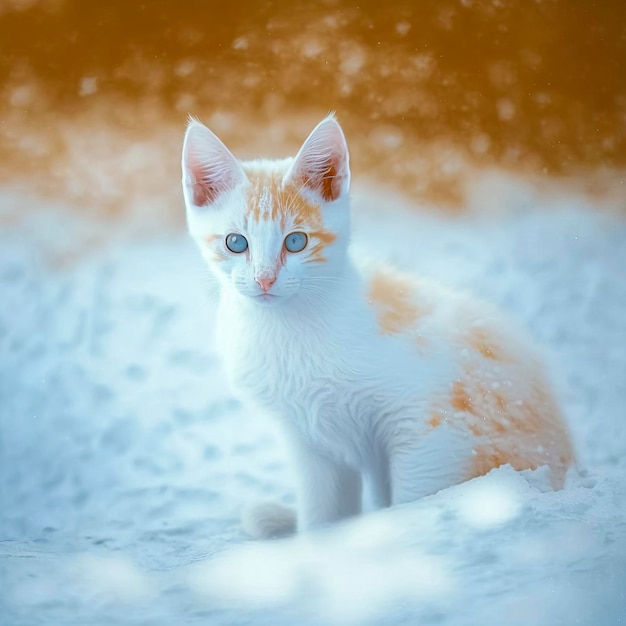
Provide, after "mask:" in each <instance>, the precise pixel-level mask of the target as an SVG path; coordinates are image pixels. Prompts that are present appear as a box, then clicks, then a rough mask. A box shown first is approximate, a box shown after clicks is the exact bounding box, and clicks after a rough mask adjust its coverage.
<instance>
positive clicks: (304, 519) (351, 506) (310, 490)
mask: <svg viewBox="0 0 626 626" xmlns="http://www.w3.org/2000/svg"><path fill="white" fill-rule="evenodd" d="M294 460H295V463H296V467H297V470H298V482H299V484H298V528H299V529H300V530H307V529H310V528H314V527H316V526H319V525H322V524H327V523H329V522H335V521H338V520H340V519H344V518H346V517H350V516H352V515H358V514H359V513H360V512H361V473H360V472H359V471H358V470H355V469H352V468H350V467H346V466H345V465H342V464H338V463H335V462H334V461H332V460H330V459H328V458H327V457H324V456H322V455H320V454H319V453H318V452H317V451H315V450H313V449H311V448H310V447H309V446H308V445H307V444H306V443H304V442H298V443H297V444H296V446H295V449H294Z"/></svg>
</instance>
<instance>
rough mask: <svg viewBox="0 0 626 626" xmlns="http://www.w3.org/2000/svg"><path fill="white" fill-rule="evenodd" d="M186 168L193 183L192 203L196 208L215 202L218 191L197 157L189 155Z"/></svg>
mask: <svg viewBox="0 0 626 626" xmlns="http://www.w3.org/2000/svg"><path fill="white" fill-rule="evenodd" d="M188 167H189V172H190V174H191V176H192V180H193V181H194V182H193V184H192V191H193V203H194V204H195V205H196V206H204V205H206V204H211V203H213V202H215V200H216V199H217V196H218V195H219V193H220V190H219V188H218V186H217V185H216V183H215V181H212V180H211V178H210V177H209V173H208V172H207V171H206V169H205V167H203V166H202V165H201V164H200V160H199V159H198V157H197V155H195V154H189V157H188Z"/></svg>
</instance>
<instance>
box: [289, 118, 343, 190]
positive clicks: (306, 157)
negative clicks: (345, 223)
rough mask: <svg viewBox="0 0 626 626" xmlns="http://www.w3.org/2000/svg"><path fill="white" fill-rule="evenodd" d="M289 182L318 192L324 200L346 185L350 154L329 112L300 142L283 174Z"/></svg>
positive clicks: (336, 123) (337, 124)
mask: <svg viewBox="0 0 626 626" xmlns="http://www.w3.org/2000/svg"><path fill="white" fill-rule="evenodd" d="M284 181H285V182H287V181H288V182H293V183H294V184H295V185H296V186H297V187H298V188H301V187H305V188H308V189H310V190H311V191H314V192H316V193H318V194H319V195H320V196H321V197H322V199H323V200H324V201H325V202H332V201H333V200H337V198H339V197H340V196H342V195H343V194H345V193H347V192H348V189H349V188H350V157H349V155H348V146H347V144H346V138H345V137H344V134H343V131H342V130H341V126H339V123H338V122H337V120H336V119H335V118H334V116H332V115H329V116H328V117H327V118H325V119H324V120H322V121H321V122H320V123H319V124H318V125H317V126H316V127H315V129H314V130H313V132H312V133H311V134H310V135H309V136H308V138H307V140H306V141H305V142H304V144H302V148H300V152H298V154H297V155H296V158H295V160H294V162H293V164H292V165H291V167H290V168H289V171H288V172H287V173H286V174H285V178H284Z"/></svg>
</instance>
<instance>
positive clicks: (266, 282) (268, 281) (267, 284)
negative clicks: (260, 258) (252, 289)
mask: <svg viewBox="0 0 626 626" xmlns="http://www.w3.org/2000/svg"><path fill="white" fill-rule="evenodd" d="M255 280H256V282H257V283H259V285H260V287H261V289H263V291H264V292H265V293H267V292H268V291H269V290H270V289H271V288H272V285H273V284H274V283H275V282H276V276H270V277H269V278H268V277H265V278H255Z"/></svg>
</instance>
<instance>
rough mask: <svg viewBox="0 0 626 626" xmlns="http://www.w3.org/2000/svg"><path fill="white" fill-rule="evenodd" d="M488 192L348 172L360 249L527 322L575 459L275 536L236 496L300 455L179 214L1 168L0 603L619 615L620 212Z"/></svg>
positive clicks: (246, 616) (283, 486)
mask: <svg viewBox="0 0 626 626" xmlns="http://www.w3.org/2000/svg"><path fill="white" fill-rule="evenodd" d="M499 189H500V192H499V193H500V195H499V196H498V198H496V199H494V198H490V197H489V195H488V189H487V190H486V191H485V190H483V192H481V194H478V195H477V196H476V197H475V198H474V200H473V204H474V208H475V210H474V211H473V212H472V213H471V214H468V215H466V216H465V217H460V218H455V219H452V218H443V217H438V216H435V215H433V214H428V213H425V212H417V211H409V210H408V209H407V207H406V206H403V205H406V203H405V202H403V201H402V200H401V199H399V198H398V199H393V198H389V197H386V196H384V195H382V194H381V193H380V191H376V190H373V191H370V190H365V189H364V188H362V189H361V196H360V198H359V194H358V185H357V189H356V196H357V197H356V198H355V230H356V236H355V249H356V250H364V251H366V252H367V254H369V255H371V254H375V255H380V256H381V257H385V258H388V259H391V260H393V261H395V262H397V263H398V264H401V265H402V266H403V267H410V268H413V269H415V271H418V272H420V273H422V274H425V275H428V276H430V277H434V278H437V279H441V280H442V281H444V282H446V283H448V284H451V285H455V286H457V287H461V288H466V289H469V290H471V291H473V292H474V293H476V294H478V295H480V296H481V297H484V298H488V299H490V300H492V301H495V302H496V303H498V304H499V305H500V306H502V307H503V308H504V309H506V310H507V311H508V312H509V313H510V314H511V315H512V316H513V317H514V318H516V319H517V320H519V322H520V323H522V324H524V325H526V326H527V327H529V328H530V329H531V331H532V332H533V334H534V335H535V336H536V337H537V339H538V340H539V342H540V343H541V344H542V345H543V346H545V349H546V358H547V360H548V362H549V365H550V369H551V371H552V373H553V376H554V379H555V383H556V387H557V389H558V392H559V395H560V397H561V398H562V401H563V404H564V408H565V413H566V415H567V418H568V420H569V422H570V424H571V428H572V431H573V436H574V439H575V443H576V446H577V450H578V456H579V462H580V465H581V468H583V470H584V471H583V474H582V476H581V475H578V474H576V473H575V472H572V473H571V475H570V476H569V478H568V484H567V487H566V489H564V490H563V491H560V492H552V491H550V490H548V489H547V486H546V481H545V477H544V476H543V474H542V472H541V470H537V471H535V472H523V473H521V474H520V473H517V472H514V471H512V470H511V469H510V468H508V467H503V468H500V469H498V470H495V471H493V472H492V473H490V474H489V475H488V476H485V477H481V478H478V479H476V480H473V481H471V482H469V483H466V484H463V485H459V486H456V487H452V488H449V489H445V490H443V491H441V492H439V493H438V494H436V495H434V496H431V497H428V498H425V499H423V500H421V501H419V502H415V503H413V504H410V505H407V506H404V507H399V508H396V509H389V510H386V511H382V512H379V513H375V514H370V515H367V516H364V517H362V518H360V519H357V520H353V521H350V522H349V523H345V524H343V525H340V526H338V527H335V528H333V529H328V530H326V531H323V532H319V533H316V534H312V535H309V536H302V537H297V538H294V539H287V540H281V541H273V542H267V543H258V542H252V541H249V540H248V539H247V538H246V537H245V536H244V535H243V534H242V532H241V530H240V524H239V516H240V513H241V510H242V508H243V507H244V506H245V504H246V503H249V502H251V501H256V500H259V499H270V500H280V501H283V502H291V501H293V491H292V476H291V475H290V471H289V468H288V466H287V464H286V462H285V454H284V450H283V448H282V447H281V444H280V439H279V437H277V435H276V433H275V432H274V430H273V425H272V424H271V423H270V422H268V421H267V420H265V419H264V418H263V416H260V415H258V414H257V413H256V412H255V411H254V410H253V409H252V410H251V409H250V408H246V407H244V406H242V405H241V404H240V403H239V402H238V401H237V400H236V399H235V398H234V397H233V395H232V394H231V392H230V391H229V390H228V389H227V387H226V384H225V381H224V378H223V375H222V373H221V371H220V366H219V361H218V360H217V358H216V355H215V354H214V352H213V347H212V339H211V326H212V312H211V307H210V304H209V301H208V297H207V294H206V290H205V284H206V283H205V280H204V268H203V266H202V263H201V261H200V259H199V255H198V254H197V253H196V251H195V250H194V249H193V248H192V245H191V242H190V241H189V240H188V238H187V236H186V234H185V233H184V232H183V228H182V227H181V232H179V233H172V232H169V233H166V232H164V233H161V234H158V233H157V234H152V235H148V234H146V233H145V232H142V228H141V219H140V218H141V216H139V218H137V217H136V218H134V219H132V220H129V222H130V225H125V226H123V227H120V225H119V224H117V225H113V224H112V223H111V222H101V221H96V220H95V219H91V218H89V217H87V216H85V215H81V214H79V213H77V212H76V211H73V212H70V211H69V210H67V209H64V208H63V207H56V206H53V205H52V204H51V203H50V202H43V201H41V200H38V199H33V198H26V197H25V196H23V195H21V194H19V193H17V192H15V191H12V190H10V189H5V190H3V191H1V192H0V225H1V231H0V557H1V559H0V624H2V626H30V625H37V624H42V625H44V624H45V625H46V626H71V625H76V626H78V625H80V626H86V625H93V626H100V625H102V626H105V625H106V626H111V625H115V624H121V625H127V624H128V625H131V624H132V625H134V624H141V625H155V626H157V625H158V626H161V625H168V626H169V625H173V624H210V625H218V624H244V623H245V624H255V625H257V624H268V625H269V624H272V625H282V624H284V625H294V624H303V625H307V624H311V625H312V624H326V623H328V624H334V623H338V624H344V623H348V624H368V623H372V624H380V625H383V624H384V625H390V624H421V625H430V624H432V625H444V626H452V625H459V626H461V625H471V624H481V625H485V624H498V625H500V624H514V625H517V624H520V625H521V624H533V625H541V626H543V625H545V626H552V625H556V624H563V625H568V626H569V625H570V624H589V625H591V624H593V625H613V624H620V623H626V401H625V400H624V396H625V393H626V222H625V221H624V220H623V219H620V218H616V217H612V216H610V215H608V214H602V213H600V212H598V211H593V210H590V208H589V207H587V206H585V203H586V201H585V200H584V199H583V198H582V197H576V196H570V197H567V196H560V197H542V196H541V195H537V194H534V193H533V192H532V191H531V190H530V188H528V187H525V186H523V185H521V184H518V183H514V182H507V180H505V179H500V186H499ZM503 190H504V191H503ZM487 205H491V208H493V207H494V206H496V205H498V206H499V207H500V208H501V209H503V210H499V211H495V212H494V211H491V210H488V209H489V207H487ZM24 206H28V210H27V211H24ZM481 209H483V210H481ZM144 216H145V214H144ZM145 219H147V218H145Z"/></svg>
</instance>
